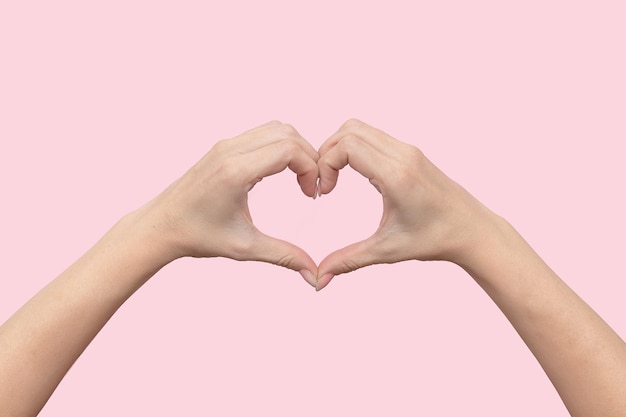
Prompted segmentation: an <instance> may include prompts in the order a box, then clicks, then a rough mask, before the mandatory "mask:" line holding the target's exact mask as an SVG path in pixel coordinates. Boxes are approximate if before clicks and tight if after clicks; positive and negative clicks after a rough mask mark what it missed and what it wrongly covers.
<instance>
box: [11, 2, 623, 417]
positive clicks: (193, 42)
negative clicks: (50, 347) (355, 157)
mask: <svg viewBox="0 0 626 417" xmlns="http://www.w3.org/2000/svg"><path fill="white" fill-rule="evenodd" d="M297 3H298V2H293V1H291V2H290V1H276V0H271V1H265V2H253V1H231V2H228V3H227V2H199V1H197V2H191V1H176V2H174V1H170V2H165V1H134V0H133V1H106V2H104V1H102V2H86V1H63V0H60V1H55V2H48V1H3V2H2V3H0V140H1V145H2V150H1V151H0V190H1V193H2V197H1V198H2V205H1V207H0V214H1V215H0V229H1V230H2V232H1V234H0V251H1V252H0V253H1V254H2V273H0V321H4V320H5V319H6V318H8V317H9V316H10V315H11V314H12V313H13V312H14V311H15V310H16V309H17V308H18V307H19V306H20V305H22V304H23V303H24V302H25V301H26V300H27V299H28V298H29V297H30V296H31V295H33V294H34V293H35V292H36V291H37V290H38V289H39V288H41V287H42V286H43V285H45V284H46V283H47V282H48V281H49V280H51V279H52V278H54V277H55V276H56V275H57V274H58V273H60V272H61V271H63V269H64V268H65V267H66V266H68V265H69V264H70V263H72V262H73V261H74V260H75V259H76V258H77V257H79V256H80V255H81V254H82V253H83V252H84V251H85V250H86V249H87V248H88V247H89V246H90V245H91V244H93V242H95V241H96V240H97V239H98V238H99V237H100V236H101V235H102V234H103V233H104V232H105V231H106V230H107V229H108V227H109V226H110V225H112V224H113V223H114V222H115V221H116V220H117V219H118V218H119V217H121V216H122V215H124V214H125V213H127V212H128V211H130V210H132V209H134V208H136V207H137V206H139V205H140V204H142V203H143V202H145V201H146V200H148V199H150V198H151V197H153V196H154V195H155V194H157V193H158V192H159V191H160V190H162V189H163V188H164V187H165V186H167V185H168V184H169V183H170V182H171V181H173V180H174V179H175V178H177V177H178V176H179V175H180V174H182V173H183V172H184V171H185V170H186V169H187V168H188V167H189V166H190V165H191V164H193V163H194V162H195V161H196V160H197V159H199V158H200V157H201V156H202V155H203V154H204V153H205V152H206V151H207V150H209V149H210V148H211V146H212V145H213V144H214V143H215V142H216V141H217V140H219V139H223V138H227V137H231V136H235V135H237V134H239V133H241V132H242V131H244V130H247V129H249V128H252V127H254V126H256V125H258V124H261V123H263V122H266V121H269V120H271V119H279V120H281V121H284V122H289V123H292V124H293V125H294V126H296V127H297V128H298V129H299V131H300V132H301V133H302V135H303V136H305V137H306V138H307V139H308V140H309V141H310V142H311V143H312V144H313V145H314V146H315V147H317V146H319V145H320V144H321V143H322V142H323V141H324V139H325V138H326V137H328V136H329V135H330V134H331V133H332V132H334V131H335V130H336V129H337V128H338V127H339V125H340V124H341V123H342V122H343V121H344V120H346V119H347V118H349V117H358V118H360V119H362V120H364V121H366V122H368V123H370V124H373V125H375V126H377V127H379V128H381V129H383V130H385V131H387V132H389V133H390V134H392V135H393V136H395V137H397V138H399V139H401V140H403V141H405V142H410V143H412V144H414V145H416V146H419V147H420V148H421V149H422V150H423V151H424V152H425V153H426V154H427V155H428V156H429V157H430V159H431V160H433V161H434V162H435V163H436V164H437V165H438V166H440V167H441V168H442V169H443V170H444V171H445V172H446V173H448V174H449V175H450V176H451V177H452V178H454V179H456V180H457V181H459V182H460V183H461V184H463V185H464V186H465V187H466V188H467V189H469V190H470V192H472V193H473V194H474V195H476V196H477V197H478V198H479V199H480V200H482V201H483V202H484V203H485V204H487V205H488V206H489V207H491V208H492V209H493V210H494V211H496V212H498V213H499V214H501V215H503V216H504V217H506V218H507V219H508V220H509V221H510V222H512V223H513V224H514V225H516V227H517V228H518V229H519V230H520V232H521V233H522V234H523V235H524V236H525V237H526V238H527V239H528V241H529V242H530V243H531V244H532V245H533V246H534V247H535V249H536V250H537V251H538V252H539V253H540V254H541V255H542V256H543V257H544V258H545V259H546V260H547V262H548V263H549V264H550V265H552V266H553V268H554V269H555V270H556V271H557V273H559V274H560V275H561V276H562V277H563V278H564V279H565V280H566V282H567V283H568V284H569V285H571V286H572V287H573V288H574V289H575V290H576V291H577V292H578V293H579V294H580V295H581V296H582V297H583V298H584V299H585V300H587V301H588V302H589V303H590V304H591V305H592V306H593V307H594V308H595V309H596V311H598V312H599V313H600V314H601V315H602V316H603V317H604V318H605V320H606V321H607V322H608V323H609V324H610V325H612V326H613V327H614V328H615V329H616V330H617V331H618V333H620V334H621V335H622V336H625V335H626V320H624V311H625V310H624V305H623V300H624V290H625V286H626V284H625V283H624V282H625V281H624V278H625V275H626V274H625V273H624V267H623V258H624V250H625V245H624V235H626V222H625V220H624V216H623V213H625V212H626V202H625V201H626V199H624V178H625V174H626V167H625V165H624V162H623V161H624V145H623V144H624V140H625V139H626V77H625V76H624V74H626V59H625V51H626V25H624V20H625V17H626V10H625V7H624V3H623V2H622V1H587V2H583V1H553V0H549V1H545V0H542V1H524V2H502V1H473V2H469V1H438V2H409V1H405V2H399V1H389V0H387V1H385V2H379V4H376V2H357V1H343V2H341V1H329V0H323V1H318V2H315V3H312V2H309V3H306V4H304V3H302V4H297ZM365 3H367V4H365ZM427 3H428V4H427ZM250 200H251V203H250V204H251V210H252V214H253V217H254V219H255V221H256V223H257V225H258V226H259V228H261V229H262V230H264V231H266V232H268V233H271V234H273V235H275V236H277V237H281V238H284V239H288V240H291V241H293V242H294V243H296V244H299V245H301V246H302V247H303V248H305V249H306V250H308V251H309V253H310V254H311V255H312V256H313V258H314V259H316V260H317V261H320V260H321V259H322V258H323V257H324V256H325V255H326V254H327V253H328V252H330V251H331V250H334V249H336V248H339V247H341V246H343V245H345V244H347V243H350V242H352V241H354V240H357V239H361V238H364V237H366V236H368V235H369V234H370V233H372V232H373V231H374V230H375V228H376V225H377V224H378V220H379V217H380V213H381V203H380V197H379V195H378V194H377V193H376V191H375V190H374V189H373V188H372V187H371V186H370V185H369V183H368V182H367V181H366V180H364V179H363V178H361V177H360V176H359V175H358V174H356V173H354V172H351V171H348V170H346V171H345V172H342V174H341V176H340V183H339V185H338V187H337V189H336V190H335V191H334V192H333V193H332V194H331V195H328V196H325V197H323V198H322V199H321V200H317V201H312V200H310V199H307V198H305V197H304V196H303V195H302V194H301V193H300V191H299V190H298V188H297V185H296V181H295V178H294V177H293V175H292V174H291V173H288V172H284V173H282V174H279V175H276V176H275V177H272V178H269V179H267V180H266V181H263V182H262V183H261V184H259V185H258V186H257V187H256V188H255V189H254V190H253V192H252V194H251V197H250ZM0 354H1V352H0ZM41 415H42V416H92V417H96V416H111V415H126V416H132V415H157V416H170V415H219V416H244V415H272V416H321V415H323V416H345V415H359V416H380V415H393V416H415V415H428V416H452V415H486V416H501V415H507V416H528V415H545V416H547V415H550V416H565V415H567V412H566V410H565V408H564V407H563V405H562V404H561V401H560V399H559V398H558V396H557V394H556V392H555V391H554V389H553V388H552V386H551V385H550V383H549V381H548V379H547V378H546V376H545V375H544V374H543V372H542V370H541V368H540V367H539V365H538V364H537V363H536V361H535V359H534V358H533V357H532V355H531V354H530V353H529V351H528V350H527V349H526V347H525V346H524V344H523V343H522V341H521V339H519V337H518V336H517V334H516V333H515V332H514V330H513V329H512V327H511V326H510V325H509V324H508V322H507V321H506V319H505V318H504V316H503V315H501V314H500V312H499V311H498V310H497V308H496V307H495V306H494V305H493V303H492V302H491V301H490V300H489V299H488V297H487V296H486V295H485V294H484V293H483V292H482V291H481V290H480V289H479V288H478V286H477V285H476V284H475V283H474V282H473V281H472V280H471V279H470V278H469V277H468V276H466V274H465V273H464V272H463V271H462V270H460V269H459V268H456V267H454V266H452V265H449V264H445V263H418V262H408V263H402V264H396V265H384V266H375V267H370V268H367V269H363V270H360V271H357V272H354V273H352V274H349V275H345V276H341V277H338V278H337V279H335V280H334V281H333V282H332V283H331V285H330V286H329V287H328V288H327V289H326V290H324V291H323V292H321V293H319V294H316V293H315V292H314V291H313V290H312V289H311V288H310V287H308V286H307V285H306V283H304V281H303V280H302V279H301V278H300V276H299V275H297V274H296V273H293V272H291V271H288V270H283V269H280V268H278V267H274V266H271V265H266V264H260V263H238V262H235V261H230V260H225V259H213V260H190V259H186V260H181V261H178V262H176V263H174V264H171V265H169V266H168V267H166V268H165V269H164V270H163V271H161V272H160V273H159V274H158V275H157V276H156V277H155V278H154V279H153V280H152V281H150V282H149V283H148V284H147V285H146V286H145V287H144V288H142V289H141V290H140V291H139V292H138V293H137V294H136V295H135V296H134V297H133V298H132V299H131V300H129V302H128V303H127V304H125V305H124V306H123V307H122V308H121V309H120V311H119V312H118V314H117V315H116V316H115V317H114V318H113V319H112V320H111V322H110V323H109V324H108V325H107V326H106V327H105V329H104V330H103V331H102V332H101V334H100V335H99V336H98V337H97V338H96V340H95V341H94V342H93V343H92V345H91V346H90V347H89V348H88V349H87V351H86V353H85V354H84V355H83V356H82V357H81V358H80V359H79V360H78V362H77V363H76V364H75V366H74V367H73V369H72V370H71V371H70V372H69V374H68V376H67V378H66V379H65V380H64V381H63V382H62V383H61V385H60V386H59V388H58V390H57V392H56V393H55V394H54V396H53V397H52V399H51V400H50V402H49V403H48V405H47V407H46V408H45V409H44V411H43V412H42V414H41Z"/></svg>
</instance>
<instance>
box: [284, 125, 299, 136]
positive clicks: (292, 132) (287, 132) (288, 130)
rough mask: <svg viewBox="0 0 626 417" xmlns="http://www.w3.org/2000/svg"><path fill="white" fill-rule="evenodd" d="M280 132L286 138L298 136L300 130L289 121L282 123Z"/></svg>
mask: <svg viewBox="0 0 626 417" xmlns="http://www.w3.org/2000/svg"><path fill="white" fill-rule="evenodd" d="M280 132H281V133H282V134H283V135H284V137H286V138H292V137H295V136H298V131H297V130H296V128H295V127H293V126H292V125H290V124H289V123H283V124H281V126H280Z"/></svg>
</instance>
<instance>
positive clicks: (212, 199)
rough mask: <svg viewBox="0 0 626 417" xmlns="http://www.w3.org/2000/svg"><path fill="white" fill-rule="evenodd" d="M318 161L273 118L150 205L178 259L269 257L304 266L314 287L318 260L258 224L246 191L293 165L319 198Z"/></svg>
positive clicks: (223, 146) (220, 148) (213, 153)
mask: <svg viewBox="0 0 626 417" xmlns="http://www.w3.org/2000/svg"><path fill="white" fill-rule="evenodd" d="M317 160H318V153H317V151H316V150H315V149H313V147H312V146H311V145H310V144H309V143H308V142H307V141H306V140H304V139H303V138H302V136H300V134H298V132H297V131H296V130H295V129H294V128H293V127H291V126H289V125H286V124H282V123H280V122H270V123H267V124H265V125H262V126H259V127H257V128H255V129H252V130H250V131H248V132H245V133H243V134H242V135H240V136H237V137H235V138H233V139H228V140H223V141H221V142H219V143H217V144H216V145H215V146H214V147H213V149H211V150H210V151H209V152H208V153H207V154H206V155H205V156H204V157H203V158H202V159H201V160H200V161H199V162H198V163H197V164H196V165H194V166H193V167H192V168H191V169H190V170H189V171H188V172H187V173H186V174H185V175H183V176H182V177H181V178H180V179H179V180H177V181H176V182H174V183H173V184H172V185H171V186H170V187H169V188H167V189H166V190H165V191H164V192H163V193H162V194H161V195H159V196H158V197H157V198H156V199H155V200H153V201H152V202H150V203H149V204H148V208H147V209H148V210H149V211H150V212H151V213H156V216H157V217H156V218H157V219H159V220H157V223H158V226H159V227H161V228H162V230H163V231H164V232H165V234H166V235H167V236H169V239H168V241H169V247H170V248H171V257H172V260H173V259H175V258H178V257H183V256H193V257H214V256H222V257H227V258H232V259H236V260H254V261H263V262H269V263H273V264H276V265H280V266H284V267H286V268H289V269H293V270H296V271H299V272H300V273H301V274H302V275H303V277H304V278H305V279H306V280H307V282H309V284H311V285H313V286H315V285H316V280H315V273H316V272H317V266H316V264H315V262H314V261H313V260H312V259H311V257H310V256H309V255H307V253H306V252H305V251H303V250H302V249H300V248H299V247H297V246H295V245H293V244H291V243H288V242H285V241H282V240H278V239H275V238H272V237H270V236H267V235H265V234H264V233H262V232H260V231H259V230H258V229H257V228H256V227H255V226H254V224H253V223H252V218H251V216H250V211H249V209H248V192H249V191H250V190H251V189H252V187H254V185H255V184H256V183H257V182H259V181H261V180H262V179H263V178H264V177H266V176H269V175H273V174H276V173H278V172H281V171H282V170H284V169H285V168H286V167H289V168H290V169H291V170H292V171H293V172H295V173H296V174H297V178H298V183H299V184H300V188H301V189H302V191H303V192H304V194H305V195H307V196H309V197H315V196H316V187H317V178H318V168H317ZM151 218H154V217H151Z"/></svg>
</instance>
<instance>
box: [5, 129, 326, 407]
mask: <svg viewBox="0 0 626 417" xmlns="http://www.w3.org/2000/svg"><path fill="white" fill-rule="evenodd" d="M316 162H317V152H316V151H315V150H314V149H313V148H312V147H311V146H310V145H309V144H308V143H307V142H306V141H305V140H304V139H302V137H300V135H299V134H298V133H297V132H296V131H295V130H294V129H293V128H292V127H290V126H288V125H283V124H281V123H278V122H272V123H269V124H266V125H263V126H260V127H258V128H256V129H253V130H251V131H249V132H246V133H244V134H242V135H240V136H238V137H236V138H233V139H229V140H225V141H222V142H220V143H218V144H217V145H216V146H215V147H214V148H213V149H212V150H211V151H210V152H209V153H208V154H207V155H205V156H204V157H203V158H202V159H201V160H200V161H199V162H198V163H197V164H196V165H195V166H194V167H192V168H191V169H190V170H189V171H188V172H187V173H186V174H185V175H184V176H183V177H182V178H180V179H179V180H178V181H176V182H175V183H174V184H172V185H171V186H170V187H169V188H168V189H166V190H165V191H164V192H163V193H162V194H161V195H159V196H157V197H156V198H155V199H154V200H152V201H150V202H149V203H147V204H146V205H145V206H143V207H141V208H140V209H138V210H137V211H135V212H133V213H130V214H129V215H127V216H125V217H124V218H123V219H121V220H120V221H119V222H118V223H117V224H116V225H115V226H113V228H112V229H111V230H110V231H109V232H108V233H107V234H106V235H105V236H104V237H103V238H102V239H101V240H100V241H99V242H98V243H97V244H96V245H95V246H94V247H93V248H91V249H90V250H89V251H88V252H87V253H86V254H85V255H84V256H83V257H81V258H80V259H79V260H78V261H77V262H76V263H74V264H73V265H72V266H70V267H69V268H68V269H67V270H66V271H65V272H63V273H62V274H61V275H60V276H59V277H58V278H56V279H55V280H53V281H52V282H51V283H50V284H49V285H48V286H46V287H45V288H44V289H43V290H41V291H40V292H39V293H38V294H37V295H35V296H34V297H33V298H32V299H31V300H30V301H29V302H28V303H27V304H25V305H24V306H23V307H22V308H21V309H20V310H19V311H18V312H17V313H15V314H14V315H13V316H12V317H11V318H10V319H9V320H8V321H7V322H6V323H5V324H3V325H2V326H1V327H0V416H10V417H25V416H35V415H37V414H38V413H39V411H40V410H41V408H42V407H43V406H44V405H45V403H46V401H47V400H48V398H49V397H50V395H51V394H52V392H53V391H54V389H55V388H56V387H57V385H58V384H59V382H60V381H61V379H62V378H63V376H64V375H65V373H66V372H67V371H68V369H69V368H70V366H71V365H72V364H73V363H74V361H75V360H76V359H77V358H78V357H79V356H80V354H81V353H82V352H83V350H84V349H85V348H86V347H87V345H88V344H89V343H90V342H91V340H92V339H93V338H94V337H95V336H96V334H97V333H98V332H99V331H100V329H101V328H102V327H103V326H104V325H105V324H106V322H107V321H108V320H109V318H110V317H111V316H112V315H113V314H114V313H115V311H116V310H117V309H118V308H119V307H120V306H121V305H122V303H124V301H125V300H126V299H127V298H128V297H130V296H131V295H132V294H133V293H134V292H135V291H136V290H137V289H138V288H139V287H141V285H143V284H144V283H145V282H146V281H147V280H148V279H149V278H150V277H151V276H153V275H154V274H155V273H156V272H157V271H158V270H159V269H160V268H162V267H163V266H164V265H166V264H167V263H169V262H171V261H172V260H174V259H177V258H179V257H182V256H194V257H214V256H224V257H230V258H233V259H238V260H259V261H265V262H271V263H275V264H279V265H281V266H285V267H288V268H291V269H294V270H296V271H299V272H301V273H302V274H303V275H304V276H305V279H307V280H308V281H309V283H310V284H311V285H315V278H314V275H315V273H316V272H317V267H316V265H315V263H314V262H313V260H312V259H311V258H310V257H309V256H308V255H307V254H306V253H305V252H304V251H302V249H300V248H297V247H295V246H294V245H292V244H290V243H287V242H284V241H280V240H277V239H273V238H271V237H269V236H267V235H264V234H263V233H261V232H260V231H259V230H258V229H256V227H254V225H253V224H252V220H251V218H250V214H249V211H248V207H247V194H248V191H249V190H250V189H251V188H252V187H253V186H254V184H255V183H256V182H258V181H260V180H261V179H262V178H263V177H265V176H268V175H272V174H274V173H277V172H280V171H282V170H283V169H285V168H286V167H289V168H290V169H291V170H293V171H294V172H295V173H296V174H297V176H298V182H299V183H300V186H301V188H302V191H303V192H304V193H305V194H306V195H308V196H310V197H312V196H314V193H315V189H316V182H317V177H318V171H317V165H316ZM306 271H310V272H306Z"/></svg>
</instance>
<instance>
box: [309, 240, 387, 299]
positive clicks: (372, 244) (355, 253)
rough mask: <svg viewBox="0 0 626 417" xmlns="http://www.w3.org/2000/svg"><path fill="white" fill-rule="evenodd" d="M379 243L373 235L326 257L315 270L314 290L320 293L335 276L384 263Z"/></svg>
mask: <svg viewBox="0 0 626 417" xmlns="http://www.w3.org/2000/svg"><path fill="white" fill-rule="evenodd" d="M379 243H380V242H379V239H378V238H377V235H374V236H372V237H370V238H368V239H365V240H362V241H360V242H357V243H353V244H351V245H349V246H346V247H345V248H343V249H339V250H337V251H335V252H333V253H331V254H330V255H328V256H327V257H326V258H324V260H323V261H322V262H321V263H320V265H319V267H318V269H317V271H318V272H317V276H318V278H317V285H316V287H315V289H316V290H317V291H320V290H321V289H322V288H324V287H325V286H327V285H328V283H329V282H330V281H331V280H332V279H333V278H334V277H335V275H339V274H345V273H348V272H352V271H355V270H357V269H359V268H363V267H364V266H368V265H373V264H377V263H384V262H385V259H384V254H383V253H382V252H381V249H380V246H381V245H380V244H379Z"/></svg>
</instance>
